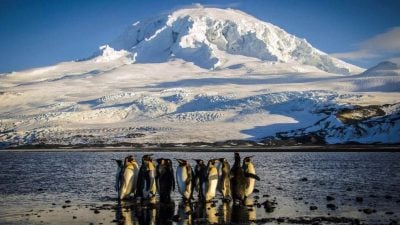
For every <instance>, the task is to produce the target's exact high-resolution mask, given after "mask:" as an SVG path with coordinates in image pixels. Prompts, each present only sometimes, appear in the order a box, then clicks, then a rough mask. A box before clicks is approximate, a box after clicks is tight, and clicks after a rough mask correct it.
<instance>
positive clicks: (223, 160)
mask: <svg viewBox="0 0 400 225" xmlns="http://www.w3.org/2000/svg"><path fill="white" fill-rule="evenodd" d="M218 161H220V162H222V163H223V162H225V161H226V159H225V158H219V159H218Z"/></svg>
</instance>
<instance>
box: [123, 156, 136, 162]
mask: <svg viewBox="0 0 400 225" xmlns="http://www.w3.org/2000/svg"><path fill="white" fill-rule="evenodd" d="M133 161H135V158H134V157H133V155H128V156H127V157H125V162H133Z"/></svg>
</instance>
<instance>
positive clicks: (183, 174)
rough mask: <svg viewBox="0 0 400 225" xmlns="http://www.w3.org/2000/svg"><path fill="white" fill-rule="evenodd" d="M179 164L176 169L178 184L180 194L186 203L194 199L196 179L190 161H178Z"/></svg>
mask: <svg viewBox="0 0 400 225" xmlns="http://www.w3.org/2000/svg"><path fill="white" fill-rule="evenodd" d="M176 160H177V161H178V163H179V165H178V167H177V168H176V182H177V183H178V190H179V193H180V194H181V195H182V197H183V200H184V201H190V200H191V199H192V197H193V188H194V187H193V186H194V177H193V171H192V167H191V166H190V164H189V161H187V160H183V159H176Z"/></svg>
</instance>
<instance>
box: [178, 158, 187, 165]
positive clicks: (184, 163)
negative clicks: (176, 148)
mask: <svg viewBox="0 0 400 225" xmlns="http://www.w3.org/2000/svg"><path fill="white" fill-rule="evenodd" d="M175 160H176V161H178V163H179V166H186V165H187V164H188V163H189V162H188V161H186V160H184V159H175Z"/></svg>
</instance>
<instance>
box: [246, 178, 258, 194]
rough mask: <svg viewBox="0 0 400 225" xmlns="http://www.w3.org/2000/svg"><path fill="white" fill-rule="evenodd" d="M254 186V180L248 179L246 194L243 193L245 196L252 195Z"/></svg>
mask: <svg viewBox="0 0 400 225" xmlns="http://www.w3.org/2000/svg"><path fill="white" fill-rule="evenodd" d="M255 184H256V180H255V179H254V178H250V179H249V185H248V186H247V187H246V192H245V195H246V196H249V195H251V194H252V193H253V191H254V186H255Z"/></svg>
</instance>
